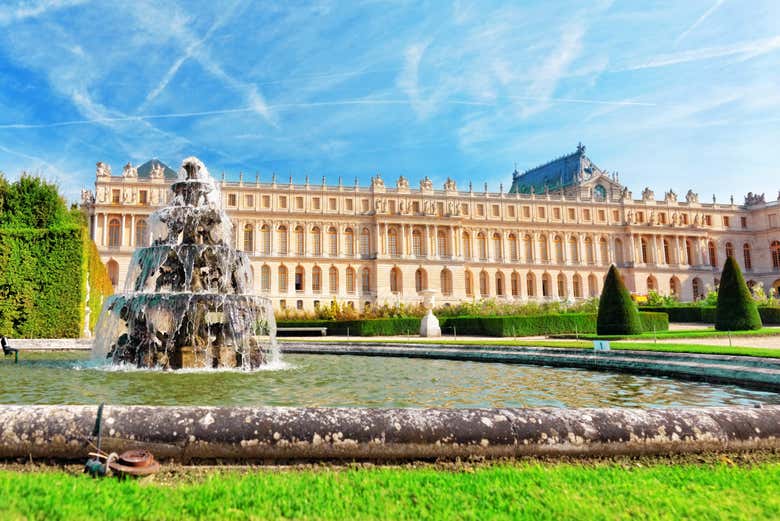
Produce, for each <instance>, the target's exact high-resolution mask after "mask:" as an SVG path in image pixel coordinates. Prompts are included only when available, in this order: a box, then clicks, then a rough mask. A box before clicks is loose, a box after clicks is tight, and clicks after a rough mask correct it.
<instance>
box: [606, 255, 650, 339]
mask: <svg viewBox="0 0 780 521" xmlns="http://www.w3.org/2000/svg"><path fill="white" fill-rule="evenodd" d="M596 332H597V333H598V334H599V335H636V334H639V333H641V332H642V322H641V320H640V319H639V311H638V310H637V308H636V305H635V304H634V301H633V300H631V294H630V293H629V292H628V289H627V288H626V285H625V284H624V283H623V277H621V276H620V272H619V271H618V269H617V268H616V267H615V265H614V264H613V265H612V266H610V268H609V273H607V278H606V280H605V281H604V289H603V290H602V291H601V298H599V315H598V319H597V320H596Z"/></svg>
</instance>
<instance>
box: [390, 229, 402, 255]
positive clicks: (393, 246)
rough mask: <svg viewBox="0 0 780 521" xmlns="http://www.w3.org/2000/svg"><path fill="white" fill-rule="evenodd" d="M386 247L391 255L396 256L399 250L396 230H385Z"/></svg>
mask: <svg viewBox="0 0 780 521" xmlns="http://www.w3.org/2000/svg"><path fill="white" fill-rule="evenodd" d="M387 249H388V253H389V254H390V255H392V256H393V257H398V256H399V254H400V251H399V249H398V230H396V229H395V228H390V230H389V231H388V232H387Z"/></svg>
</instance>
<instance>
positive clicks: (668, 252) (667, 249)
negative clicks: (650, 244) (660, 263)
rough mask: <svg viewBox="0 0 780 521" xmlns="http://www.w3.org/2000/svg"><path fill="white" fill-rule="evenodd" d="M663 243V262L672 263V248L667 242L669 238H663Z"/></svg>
mask: <svg viewBox="0 0 780 521" xmlns="http://www.w3.org/2000/svg"><path fill="white" fill-rule="evenodd" d="M663 245H664V263H665V264H671V263H672V248H671V245H670V243H669V239H664V240H663Z"/></svg>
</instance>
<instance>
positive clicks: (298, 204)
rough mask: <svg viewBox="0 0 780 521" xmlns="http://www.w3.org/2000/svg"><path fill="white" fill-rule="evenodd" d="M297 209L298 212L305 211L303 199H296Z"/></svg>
mask: <svg viewBox="0 0 780 521" xmlns="http://www.w3.org/2000/svg"><path fill="white" fill-rule="evenodd" d="M295 209H296V210H303V197H296V198H295Z"/></svg>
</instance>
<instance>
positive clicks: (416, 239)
mask: <svg viewBox="0 0 780 521" xmlns="http://www.w3.org/2000/svg"><path fill="white" fill-rule="evenodd" d="M422 244H423V241H422V232H421V231H420V230H418V229H414V230H412V254H413V255H414V256H415V257H422V255H423V249H422Z"/></svg>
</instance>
